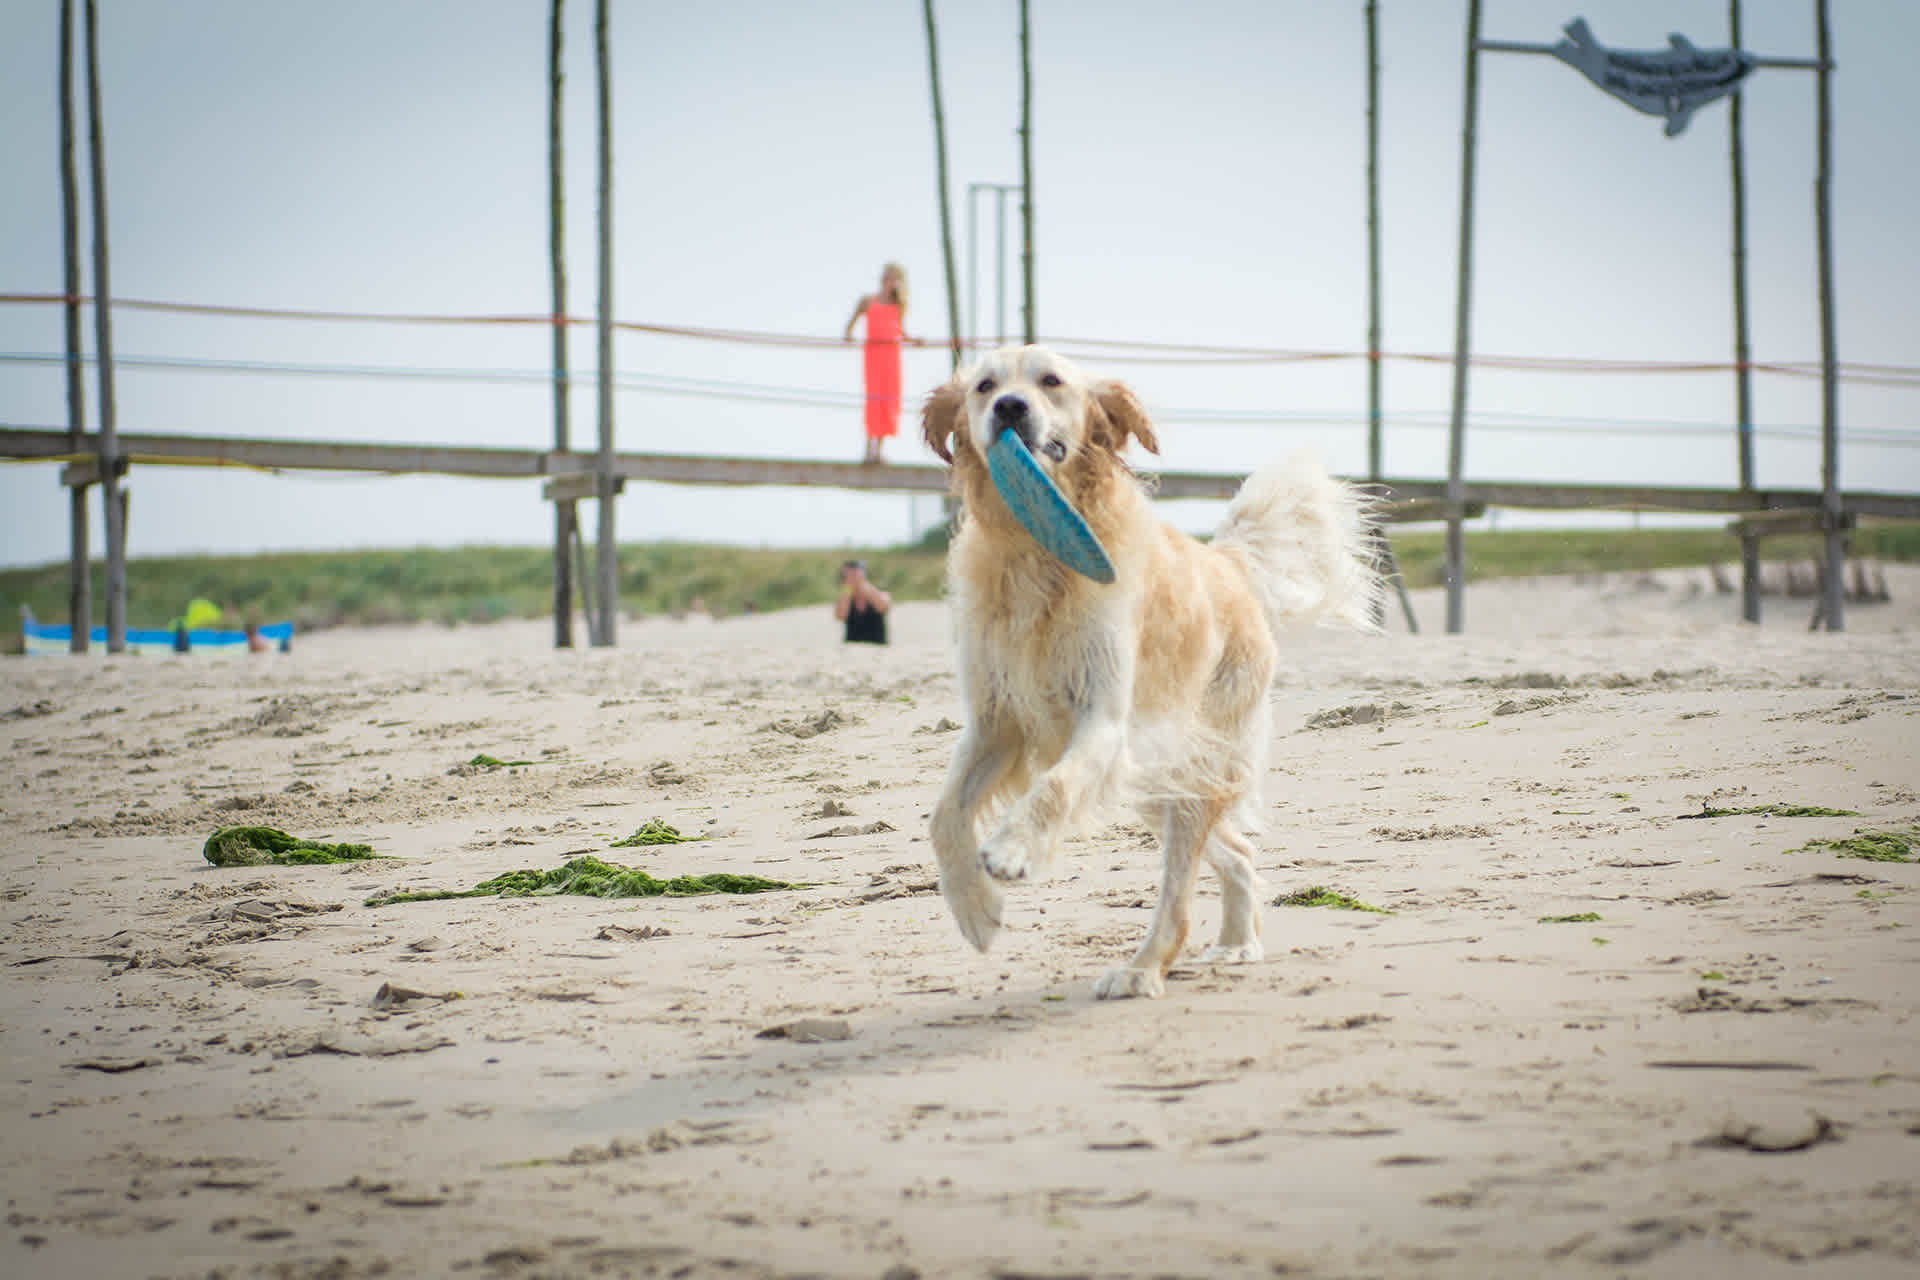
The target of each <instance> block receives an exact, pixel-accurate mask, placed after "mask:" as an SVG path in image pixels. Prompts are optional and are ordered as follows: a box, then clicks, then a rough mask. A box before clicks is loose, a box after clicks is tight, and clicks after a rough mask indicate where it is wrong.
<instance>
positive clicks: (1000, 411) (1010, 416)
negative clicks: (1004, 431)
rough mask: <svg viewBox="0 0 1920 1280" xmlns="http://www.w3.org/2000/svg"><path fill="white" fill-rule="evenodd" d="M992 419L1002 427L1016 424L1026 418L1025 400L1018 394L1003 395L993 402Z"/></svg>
mask: <svg viewBox="0 0 1920 1280" xmlns="http://www.w3.org/2000/svg"><path fill="white" fill-rule="evenodd" d="M993 420H994V421H995V422H997V423H999V424H1000V425H1001V426H1002V427H1003V428H1004V427H1012V426H1017V425H1019V424H1020V423H1023V422H1025V421H1026V420H1027V402H1026V400H1025V399H1023V398H1022V397H1020V396H1015V395H1005V396H1001V397H1000V398H999V399H998V400H995V401H994V402H993Z"/></svg>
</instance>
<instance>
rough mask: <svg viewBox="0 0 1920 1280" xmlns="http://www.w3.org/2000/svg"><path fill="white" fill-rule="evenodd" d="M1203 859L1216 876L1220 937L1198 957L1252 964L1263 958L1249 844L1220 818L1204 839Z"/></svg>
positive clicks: (1256, 882) (1257, 877) (1257, 880)
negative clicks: (1208, 836)
mask: <svg viewBox="0 0 1920 1280" xmlns="http://www.w3.org/2000/svg"><path fill="white" fill-rule="evenodd" d="M1207 861H1208V862H1209V863H1211V864H1212V865H1213V869H1214V871H1215V872H1216V873H1218V875H1219V876H1220V899H1221V904H1220V940H1219V941H1218V942H1216V943H1214V944H1213V945H1212V946H1210V947H1208V948H1207V949H1206V952H1205V953H1204V954H1202V956H1201V957H1200V958H1201V959H1202V960H1209V961H1212V962H1213V963H1215V964H1252V963H1253V962H1255V961H1257V960H1264V959H1265V958H1266V955H1267V952H1266V948H1265V947H1264V946H1262V945H1261V943H1260V892H1261V888H1262V885H1261V883H1260V874H1259V873H1258V872H1257V871H1255V870H1254V869H1253V846H1252V845H1251V844H1250V843H1248V841H1247V838H1246V836H1244V835H1242V834H1241V833H1240V830H1239V828H1237V827H1235V826H1234V825H1233V822H1232V820H1231V819H1229V818H1222V819H1221V820H1220V822H1219V824H1218V825H1216V826H1215V827H1214V829H1213V839H1211V840H1209V841H1208V842H1207Z"/></svg>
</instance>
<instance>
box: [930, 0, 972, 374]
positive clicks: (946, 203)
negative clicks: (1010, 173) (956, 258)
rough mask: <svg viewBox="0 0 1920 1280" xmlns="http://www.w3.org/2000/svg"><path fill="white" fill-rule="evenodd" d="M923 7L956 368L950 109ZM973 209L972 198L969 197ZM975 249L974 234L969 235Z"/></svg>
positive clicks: (956, 284) (956, 280) (937, 50)
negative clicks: (949, 181)
mask: <svg viewBox="0 0 1920 1280" xmlns="http://www.w3.org/2000/svg"><path fill="white" fill-rule="evenodd" d="M921 11H922V12H923V13H924V14H925V15H926V22H927V81H928V83H929V84H930V85H931V86H932V90H933V154H934V167H935V169H936V170H937V173H936V174H935V176H936V178H937V179H938V181H939V185H940V251H941V258H942V260H943V261H944V263H945V265H946V269H947V350H948V353H949V354H950V356H951V357H952V365H953V367H954V368H955V369H958V368H959V367H960V359H961V349H962V348H961V340H960V278H959V272H958V271H957V270H956V269H955V267H954V262H953V206H952V201H951V200H950V198H949V196H948V192H947V112H946V105H945V101H944V99H943V98H942V97H941V94H940V37H939V33H938V31H937V30H936V29H935V27H934V21H933V0H922V4H921ZM967 206H968V211H969V212H971V211H972V206H973V200H972V197H971V196H969V197H968V200H967ZM969 226H971V223H969ZM968 249H969V252H971V249H972V236H971V234H969V236H968Z"/></svg>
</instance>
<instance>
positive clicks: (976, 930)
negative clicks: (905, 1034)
mask: <svg viewBox="0 0 1920 1280" xmlns="http://www.w3.org/2000/svg"><path fill="white" fill-rule="evenodd" d="M985 719H987V717H986V716H985V715H983V714H981V713H980V712H978V711H976V712H975V714H974V717H973V720H974V723H970V724H968V726H967V727H966V729H965V730H964V731H963V732H962V733H961V735H960V742H959V745H958V746H956V747H955V748H954V752H953V763H952V765H951V766H950V767H949V768H948V770H947V785H946V789H945V790H944V791H942V792H941V794H940V799H939V801H938V803H936V804H935V805H934V807H933V827H932V837H933V853H934V857H935V859H936V860H937V861H938V863H939V866H940V892H941V894H942V896H944V897H945V898H946V900H947V909H948V910H949V911H951V912H952V913H953V919H954V923H956V924H958V925H959V926H960V932H961V933H962V934H964V935H965V936H966V939H967V941H968V942H971V943H972V944H973V945H974V946H975V947H977V948H979V949H980V950H981V951H985V950H986V949H987V947H988V946H990V945H991V944H992V942H993V936H994V934H996V933H998V932H999V931H1000V913H1001V908H1002V904H1003V903H1004V900H1005V897H1006V895H1005V894H1004V893H1003V892H1002V891H1001V889H1000V886H999V885H998V884H995V883H994V880H993V877H991V876H989V875H988V874H987V871H986V868H985V867H983V866H981V865H980V844H979V838H978V835H977V832H978V830H979V814H980V807H981V805H982V804H983V803H985V802H986V800H987V799H988V798H989V797H990V796H992V794H993V793H994V792H995V791H996V790H997V789H998V788H999V787H1000V786H1001V785H1002V783H1003V782H1005V780H1006V778H1007V775H1008V774H1009V772H1011V771H1012V770H1013V769H1014V768H1015V767H1016V766H1017V765H1018V763H1019V762H1020V757H1021V747H1020V744H1019V743H1018V742H1015V741H1011V740H1009V735H1006V734H1004V733H996V732H995V731H994V730H993V729H992V728H991V727H990V726H983V725H981V724H980V723H978V722H979V721H982V720H985Z"/></svg>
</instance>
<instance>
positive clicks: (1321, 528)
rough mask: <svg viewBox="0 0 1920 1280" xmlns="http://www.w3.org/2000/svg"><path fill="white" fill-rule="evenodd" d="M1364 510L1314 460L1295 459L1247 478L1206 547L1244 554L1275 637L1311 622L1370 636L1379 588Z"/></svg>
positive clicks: (1369, 519)
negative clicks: (1355, 628) (1353, 628)
mask: <svg viewBox="0 0 1920 1280" xmlns="http://www.w3.org/2000/svg"><path fill="white" fill-rule="evenodd" d="M1371 506H1372V504H1371V503H1370V501H1369V500H1368V499H1367V498H1366V497H1365V496H1364V495H1362V494H1361V493H1360V492H1359V491H1358V490H1357V489H1355V488H1354V487H1353V486H1352V485H1349V484H1346V483H1344V482H1342V481H1339V480H1336V479H1334V478H1333V477H1332V476H1329V475H1328V474H1327V472H1326V469H1325V468H1324V467H1322V466H1321V465H1320V463H1319V462H1318V461H1317V460H1316V459H1314V458H1312V457H1310V456H1307V455H1304V454H1303V455H1297V456H1295V457H1293V458H1290V459H1288V460H1287V461H1286V462H1282V463H1280V464H1278V465H1276V466H1271V467H1267V468H1265V469H1264V470H1261V471H1257V472H1255V473H1254V474H1253V475H1251V476H1248V477H1247V481H1246V483H1245V484H1243V485H1241V486H1240V492H1239V493H1238V494H1236V495H1235V496H1234V499H1233V502H1232V504H1231V505H1229V506H1228V508H1227V515H1226V518H1225V519H1224V520H1222V521H1221V522H1220V529H1219V531H1218V532H1217V533H1216V534H1215V535H1214V545H1215V546H1217V547H1222V548H1236V549H1238V550H1239V551H1240V552H1241V553H1242V554H1244V555H1245V556H1246V557H1247V560H1248V561H1249V563H1250V565H1251V569H1252V571H1251V573H1249V575H1248V576H1249V577H1250V578H1251V579H1252V581H1253V587H1254V590H1255V591H1256V592H1258V593H1259V596H1260V602H1261V603H1262V604H1263V605H1264V606H1265V607H1266V611H1267V619H1268V622H1269V624H1270V625H1271V626H1272V627H1273V629H1274V632H1275V633H1276V634H1278V633H1279V632H1280V631H1282V630H1283V629H1285V628H1288V627H1298V626H1304V625H1311V624H1314V623H1331V624H1338V625H1345V626H1351V627H1358V628H1359V629H1361V630H1363V631H1373V630H1376V629H1377V627H1376V624H1375V622H1374V615H1375V613H1376V612H1377V609H1378V603H1379V600H1380V593H1381V589H1382V585H1383V584H1382V582H1381V578H1380V573H1379V571H1378V569H1377V568H1375V565H1374V552H1373V548H1372V546H1371V534H1372V529H1373V523H1374V521H1373V515H1372V510H1371Z"/></svg>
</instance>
